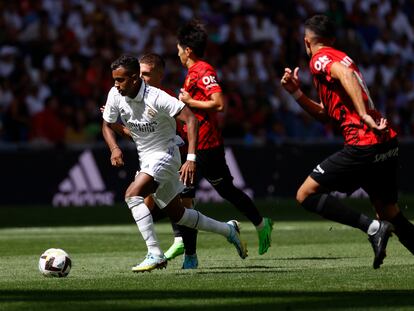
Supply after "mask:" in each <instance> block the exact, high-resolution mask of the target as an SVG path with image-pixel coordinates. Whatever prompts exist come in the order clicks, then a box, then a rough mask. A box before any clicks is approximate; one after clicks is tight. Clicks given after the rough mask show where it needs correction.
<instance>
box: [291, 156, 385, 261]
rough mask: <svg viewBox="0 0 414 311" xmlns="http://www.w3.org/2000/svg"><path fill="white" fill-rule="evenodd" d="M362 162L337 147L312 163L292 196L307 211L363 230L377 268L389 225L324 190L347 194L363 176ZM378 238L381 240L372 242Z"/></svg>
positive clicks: (382, 256) (355, 187) (383, 254)
mask: <svg viewBox="0 0 414 311" xmlns="http://www.w3.org/2000/svg"><path fill="white" fill-rule="evenodd" d="M364 165H365V164H364V163H363V162H361V161H357V160H355V158H354V156H353V155H352V154H349V151H347V150H341V151H339V152H337V153H335V154H333V155H331V156H330V157H328V158H327V159H326V160H325V161H323V162H322V163H320V164H319V165H317V166H316V168H315V169H314V170H313V171H312V173H311V175H310V176H308V177H307V178H306V180H305V181H304V183H303V184H302V185H301V186H300V188H299V190H298V192H297V194H296V199H297V201H298V202H299V203H300V204H301V205H302V207H303V208H305V209H306V210H308V211H310V212H313V213H316V214H319V215H320V216H322V217H324V218H326V219H329V220H332V221H335V222H338V223H341V224H345V225H348V226H351V227H354V228H358V229H360V230H362V231H363V232H365V233H367V234H368V237H369V241H370V242H371V245H372V247H373V249H374V263H373V266H374V269H377V268H379V267H380V265H381V264H382V261H383V259H384V257H385V248H386V246H387V241H388V237H389V236H390V234H391V225H390V224H389V223H388V222H385V221H377V220H375V219H372V218H370V217H368V216H366V215H364V214H362V213H360V212H357V211H355V210H353V209H351V208H350V207H348V206H346V205H345V204H343V203H342V202H341V201H340V200H339V199H338V198H336V197H334V196H332V195H330V194H329V193H328V191H334V190H338V191H341V192H345V193H351V192H352V191H353V190H355V189H357V188H359V183H360V180H361V179H362V178H363V177H362V176H359V174H361V175H364V167H365V166H364ZM361 172H362V173H361ZM378 240H379V241H382V243H380V244H375V241H378Z"/></svg>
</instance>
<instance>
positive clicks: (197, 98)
mask: <svg viewBox="0 0 414 311" xmlns="http://www.w3.org/2000/svg"><path fill="white" fill-rule="evenodd" d="M206 45H207V32H206V30H205V29H204V27H203V25H202V24H200V23H199V22H198V21H195V20H193V21H190V22H189V23H187V24H186V25H184V26H182V27H181V28H180V29H179V30H178V44H177V48H178V56H179V58H180V61H181V63H182V64H183V66H184V67H186V68H187V69H188V73H187V77H186V79H185V82H184V87H183V88H182V89H181V93H180V95H179V99H180V100H181V101H183V102H184V103H185V104H186V105H187V106H189V107H190V108H191V110H192V111H193V113H194V114H195V115H196V117H197V119H198V120H199V139H198V148H197V152H196V164H197V172H198V173H200V174H201V175H202V176H203V177H204V178H206V179H207V181H208V182H209V183H210V184H211V185H212V186H213V187H214V189H215V190H216V191H217V192H218V193H219V194H220V195H221V196H222V197H223V198H224V199H226V200H227V201H229V202H230V203H232V204H233V205H234V206H235V207H236V208H237V209H238V210H239V211H240V212H242V213H243V214H244V215H245V216H246V217H247V218H248V219H249V220H250V221H251V222H252V223H253V225H254V226H255V227H256V229H257V232H258V237H259V254H260V255H262V254H264V253H266V252H267V250H268V248H269V247H270V244H271V233H272V221H271V219H269V218H263V217H262V216H261V215H260V213H259V211H258V209H257V208H256V206H255V205H254V203H253V201H252V200H251V199H250V198H249V196H247V195H246V194H245V193H244V192H243V191H241V190H240V189H238V188H236V187H235V186H234V184H233V177H232V175H231V173H230V170H229V167H228V166H227V163H226V159H225V153H224V146H223V139H222V137H221V131H220V127H219V125H218V120H217V112H220V111H223V109H224V99H223V94H222V90H221V87H220V85H219V83H218V80H217V75H216V71H215V70H214V68H213V67H212V66H211V65H210V64H208V63H206V62H205V61H203V60H202V59H201V58H202V57H203V54H204V51H205V48H206ZM184 130H185V127H184ZM194 194H195V193H193V195H194ZM175 232H176V236H180V235H182V234H181V233H180V231H179V228H177V227H176V228H175ZM183 239H185V240H186V241H188V240H189V239H190V238H188V237H184V236H183ZM192 239H193V243H192V247H191V248H188V247H187V245H189V242H187V243H186V244H187V245H186V248H185V255H186V256H191V255H194V254H195V252H196V243H195V241H196V235H194V234H193V235H192Z"/></svg>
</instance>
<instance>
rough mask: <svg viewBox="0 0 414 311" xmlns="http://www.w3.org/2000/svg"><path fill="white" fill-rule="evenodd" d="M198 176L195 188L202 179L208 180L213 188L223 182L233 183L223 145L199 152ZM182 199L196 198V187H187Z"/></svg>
mask: <svg viewBox="0 0 414 311" xmlns="http://www.w3.org/2000/svg"><path fill="white" fill-rule="evenodd" d="M196 174H197V177H196V182H195V186H196V185H197V184H198V182H199V181H200V179H201V177H204V178H205V179H207V181H208V182H209V183H210V184H211V185H212V186H213V187H214V186H215V185H217V184H218V183H221V182H223V181H230V182H232V181H233V176H231V173H230V169H229V167H228V166H227V163H226V156H225V152H224V146H223V145H222V146H219V147H215V148H210V149H203V150H197V167H196ZM181 197H184V198H194V197H195V187H186V189H184V191H183V192H182V193H181Z"/></svg>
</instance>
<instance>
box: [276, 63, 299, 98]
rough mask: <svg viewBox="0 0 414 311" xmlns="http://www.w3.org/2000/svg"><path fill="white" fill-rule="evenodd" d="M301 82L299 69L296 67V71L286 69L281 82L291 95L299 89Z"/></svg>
mask: <svg viewBox="0 0 414 311" xmlns="http://www.w3.org/2000/svg"><path fill="white" fill-rule="evenodd" d="M299 82H300V81H299V67H296V68H295V69H294V71H292V69H290V68H285V73H284V74H283V77H282V79H281V80H280V83H281V84H282V86H283V87H284V89H285V90H286V91H288V92H289V93H294V92H295V91H297V90H298V89H299V86H300V85H299V84H300V83H299Z"/></svg>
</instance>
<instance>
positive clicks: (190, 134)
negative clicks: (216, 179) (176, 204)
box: [176, 106, 198, 185]
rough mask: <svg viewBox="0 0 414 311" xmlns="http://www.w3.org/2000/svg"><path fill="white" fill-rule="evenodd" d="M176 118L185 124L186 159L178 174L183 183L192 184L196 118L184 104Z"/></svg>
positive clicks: (196, 140)
mask: <svg viewBox="0 0 414 311" xmlns="http://www.w3.org/2000/svg"><path fill="white" fill-rule="evenodd" d="M176 119H178V120H179V121H181V122H184V123H185V124H186V125H187V138H188V154H187V161H186V162H185V163H184V164H183V165H182V166H181V169H180V175H181V180H182V181H183V182H184V184H186V185H188V184H193V183H194V175H195V169H196V162H195V161H196V151H197V142H198V120H197V118H196V117H195V115H194V114H193V113H192V112H191V110H190V108H188V107H187V106H184V108H183V109H182V110H181V111H180V113H179V114H178V115H176Z"/></svg>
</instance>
